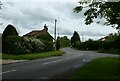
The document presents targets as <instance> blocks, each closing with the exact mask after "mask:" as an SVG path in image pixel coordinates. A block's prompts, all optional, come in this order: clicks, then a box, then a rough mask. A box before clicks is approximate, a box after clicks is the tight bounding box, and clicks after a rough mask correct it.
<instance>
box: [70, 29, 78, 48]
mask: <svg viewBox="0 0 120 81" xmlns="http://www.w3.org/2000/svg"><path fill="white" fill-rule="evenodd" d="M78 41H80V37H79V34H78V33H77V32H76V31H74V33H73V36H72V37H71V45H73V46H74V47H75V45H76V42H78Z"/></svg>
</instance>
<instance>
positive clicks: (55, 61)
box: [43, 54, 83, 64]
mask: <svg viewBox="0 0 120 81" xmlns="http://www.w3.org/2000/svg"><path fill="white" fill-rule="evenodd" d="M82 55H83V54H80V55H76V56H74V57H73V56H72V57H67V58H64V59H60V60H55V61H51V62H45V63H43V64H51V63H56V62H60V61H63V60H67V59H71V58H76V57H79V56H82Z"/></svg>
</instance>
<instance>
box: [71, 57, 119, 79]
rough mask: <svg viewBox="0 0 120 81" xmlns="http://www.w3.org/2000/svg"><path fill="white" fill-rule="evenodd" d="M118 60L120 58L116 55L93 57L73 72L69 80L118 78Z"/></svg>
mask: <svg viewBox="0 0 120 81" xmlns="http://www.w3.org/2000/svg"><path fill="white" fill-rule="evenodd" d="M118 60H120V58H117V57H104V58H98V59H95V60H93V61H91V62H90V63H88V64H86V65H85V66H83V67H81V68H80V69H78V70H77V71H76V72H75V73H73V75H72V76H70V80H75V79H82V80H93V79H97V80H101V79H102V80H103V79H105V80H106V79H110V80H120V79H119V76H120V72H119V71H120V66H119V65H120V63H119V61H118Z"/></svg>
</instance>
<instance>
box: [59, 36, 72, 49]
mask: <svg viewBox="0 0 120 81" xmlns="http://www.w3.org/2000/svg"><path fill="white" fill-rule="evenodd" d="M59 40H60V45H61V47H68V46H70V40H69V39H68V37H67V36H64V37H59Z"/></svg>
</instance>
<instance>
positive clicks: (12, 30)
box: [2, 25, 18, 39]
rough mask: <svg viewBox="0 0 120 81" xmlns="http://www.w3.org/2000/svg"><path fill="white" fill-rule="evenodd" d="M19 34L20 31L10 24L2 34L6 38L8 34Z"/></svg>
mask: <svg viewBox="0 0 120 81" xmlns="http://www.w3.org/2000/svg"><path fill="white" fill-rule="evenodd" d="M11 35H12V36H18V32H17V30H16V29H15V27H14V26H12V25H8V26H7V27H6V28H5V30H4V31H3V34H2V39H6V38H7V37H8V36H11Z"/></svg>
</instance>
